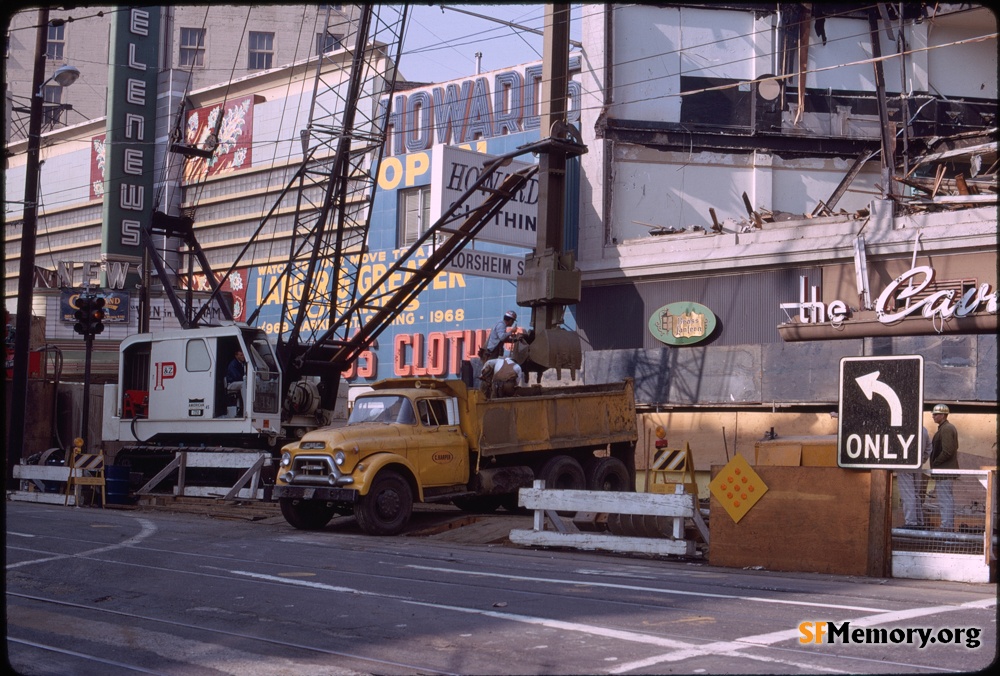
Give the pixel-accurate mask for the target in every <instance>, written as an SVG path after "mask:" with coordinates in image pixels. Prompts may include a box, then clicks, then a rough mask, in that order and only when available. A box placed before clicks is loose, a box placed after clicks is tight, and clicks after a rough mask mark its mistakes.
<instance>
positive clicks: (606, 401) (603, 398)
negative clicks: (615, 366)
mask: <svg viewBox="0 0 1000 676" xmlns="http://www.w3.org/2000/svg"><path fill="white" fill-rule="evenodd" d="M470 406H472V407H474V408H475V411H474V414H473V416H472V419H473V420H475V421H478V425H479V428H478V429H477V430H475V431H476V432H477V433H476V434H473V435H472V438H471V440H470V441H471V445H472V447H473V450H476V451H478V452H479V453H480V454H481V455H482V456H483V457H491V456H500V455H508V454H512V453H524V452H532V451H542V450H553V449H561V448H566V449H570V448H599V447H602V446H605V445H606V444H613V443H622V442H632V443H634V442H635V441H636V439H637V431H636V414H635V395H634V389H633V385H632V381H631V380H625V381H622V382H618V383H606V384H599V385H579V386H571V387H548V388H545V387H541V386H534V387H523V388H520V389H519V390H518V393H517V395H516V396H513V397H507V398H499V399H492V400H490V401H484V400H482V399H481V398H473V399H471V400H470Z"/></svg>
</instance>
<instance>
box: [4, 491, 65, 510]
mask: <svg viewBox="0 0 1000 676" xmlns="http://www.w3.org/2000/svg"><path fill="white" fill-rule="evenodd" d="M7 499H8V500H13V501H15V502H39V503H44V504H47V505H65V506H67V507H75V506H76V496H75V495H70V496H69V502H68V503H67V502H66V495H65V494H64V493H36V492H33V491H13V492H12V493H9V494H8V496H7Z"/></svg>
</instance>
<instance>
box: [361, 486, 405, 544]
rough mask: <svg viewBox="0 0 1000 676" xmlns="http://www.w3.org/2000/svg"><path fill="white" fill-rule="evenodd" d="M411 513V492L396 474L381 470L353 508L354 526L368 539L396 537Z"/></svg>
mask: <svg viewBox="0 0 1000 676" xmlns="http://www.w3.org/2000/svg"><path fill="white" fill-rule="evenodd" d="M412 513H413V490H412V489H411V488H410V484H409V483H407V481H406V479H404V478H403V477H402V476H400V474H399V472H395V471H393V470H383V471H382V472H379V474H378V476H376V477H375V481H373V482H372V486H371V488H370V489H369V490H368V494H367V495H362V496H361V498H360V499H359V500H358V504H357V505H355V506H354V516H355V517H356V518H357V520H358V526H360V527H361V530H363V531H364V532H366V533H368V534H369V535H398V534H399V533H400V532H401V531H402V530H403V528H404V527H405V526H406V524H407V522H408V521H409V520H410V514H412Z"/></svg>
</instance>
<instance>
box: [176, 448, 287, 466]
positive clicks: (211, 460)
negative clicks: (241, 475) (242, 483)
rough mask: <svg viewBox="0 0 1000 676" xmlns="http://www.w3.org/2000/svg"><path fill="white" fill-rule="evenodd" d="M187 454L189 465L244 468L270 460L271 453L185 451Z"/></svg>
mask: <svg viewBox="0 0 1000 676" xmlns="http://www.w3.org/2000/svg"><path fill="white" fill-rule="evenodd" d="M183 452H184V453H186V455H187V463H186V464H187V466H188V467H208V468H215V469H244V468H246V467H250V466H252V465H254V464H255V463H257V462H258V461H259V460H270V458H271V454H270V453H267V452H263V453H204V452H202V451H197V452H193V451H183Z"/></svg>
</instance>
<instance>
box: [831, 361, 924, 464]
mask: <svg viewBox="0 0 1000 676" xmlns="http://www.w3.org/2000/svg"><path fill="white" fill-rule="evenodd" d="M923 401H924V360H923V357H920V356H918V355H905V356H902V355H901V356H887V357H845V358H843V359H841V360H840V414H839V425H838V429H837V464H838V465H839V466H840V467H851V468H855V469H917V468H918V467H920V458H921V457H922V456H921V451H922V449H921V448H920V446H921V444H922V443H923V434H922V430H923Z"/></svg>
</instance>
